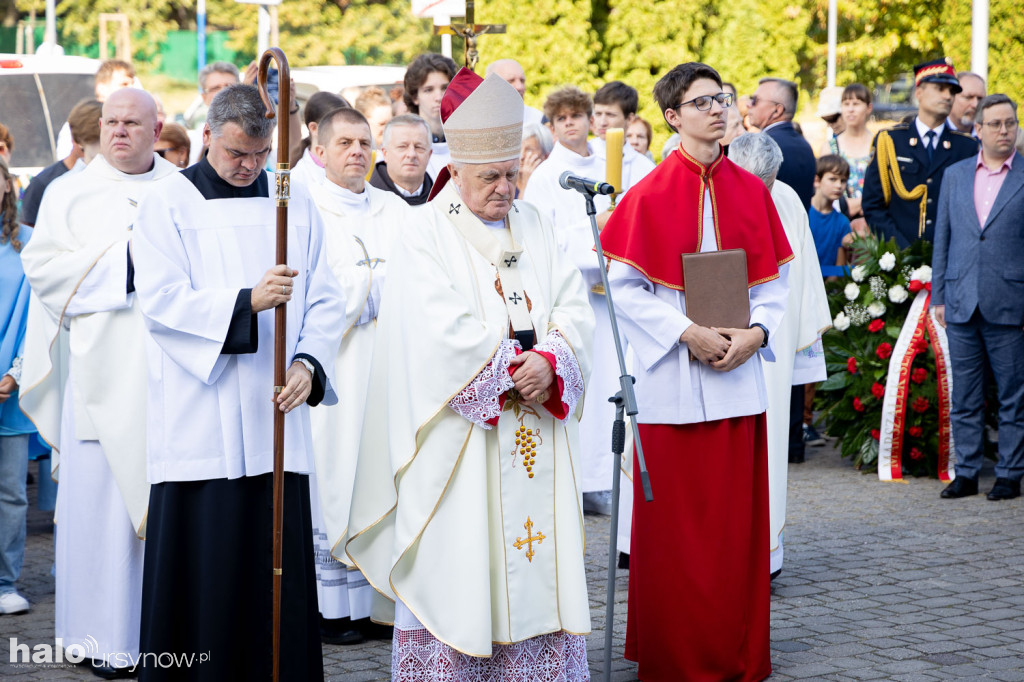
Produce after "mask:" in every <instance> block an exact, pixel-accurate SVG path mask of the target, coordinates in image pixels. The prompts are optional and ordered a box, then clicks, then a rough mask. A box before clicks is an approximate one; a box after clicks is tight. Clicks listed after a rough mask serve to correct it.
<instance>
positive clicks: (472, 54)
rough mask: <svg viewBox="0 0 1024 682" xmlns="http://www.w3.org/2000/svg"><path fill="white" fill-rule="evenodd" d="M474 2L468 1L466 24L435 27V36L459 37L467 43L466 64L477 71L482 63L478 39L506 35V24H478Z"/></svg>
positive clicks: (471, 69)
mask: <svg viewBox="0 0 1024 682" xmlns="http://www.w3.org/2000/svg"><path fill="white" fill-rule="evenodd" d="M474 4H475V3H474V1H473V0H466V22H465V23H463V24H449V25H447V26H435V27H434V35H436V36H440V35H450V36H459V37H460V38H462V39H463V40H464V41H465V63H466V68H468V69H469V70H470V71H476V64H477V62H479V61H480V53H479V52H478V51H477V49H476V39H477V37H479V36H482V35H483V34H485V33H504V32H505V24H477V23H474V21H475V19H476V12H475V11H474V9H473V5H474Z"/></svg>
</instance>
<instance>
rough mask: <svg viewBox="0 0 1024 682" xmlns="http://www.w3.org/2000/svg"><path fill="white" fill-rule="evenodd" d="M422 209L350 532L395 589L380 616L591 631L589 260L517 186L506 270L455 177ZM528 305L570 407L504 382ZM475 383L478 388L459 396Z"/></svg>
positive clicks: (385, 337) (490, 632) (398, 261)
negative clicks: (585, 448)
mask: <svg viewBox="0 0 1024 682" xmlns="http://www.w3.org/2000/svg"><path fill="white" fill-rule="evenodd" d="M420 215H421V216H422V217H421V221H420V222H417V223H416V224H415V226H414V227H413V228H412V229H408V230H406V231H405V233H404V235H403V238H402V243H401V246H400V247H399V248H398V249H397V250H396V252H395V253H393V255H392V259H391V264H390V266H389V276H388V282H387V286H386V289H385V293H384V298H385V300H386V301H387V304H386V305H385V306H384V308H383V309H382V310H381V313H380V316H379V318H378V329H377V340H376V348H375V351H374V356H373V369H372V372H371V382H370V391H369V398H368V400H367V403H368V405H367V415H366V424H365V427H364V430H363V442H362V444H361V449H360V455H359V463H358V467H357V472H356V484H355V488H354V495H353V505H352V518H351V522H350V532H351V533H352V537H351V539H350V540H349V541H348V543H347V545H346V549H347V551H348V554H349V555H350V557H351V558H352V559H353V561H354V562H355V563H356V565H357V566H358V567H359V568H360V569H361V570H362V571H363V573H364V575H366V577H367V579H368V580H369V581H370V583H371V584H372V585H373V586H374V587H375V588H376V589H377V590H378V591H379V592H380V593H381V594H382V595H383V596H384V597H386V598H387V600H389V601H385V600H383V599H378V601H377V602H376V603H375V605H374V608H375V612H374V618H375V619H377V620H382V621H385V622H391V621H392V620H393V618H394V603H393V602H394V601H395V600H400V601H401V602H402V604H403V606H404V608H405V609H407V610H408V612H410V613H411V614H412V615H413V616H414V617H415V619H416V620H418V622H419V623H421V624H422V625H423V626H425V627H426V628H427V629H428V630H429V631H430V633H431V634H432V635H433V636H434V637H436V638H437V639H438V640H439V641H441V642H443V643H444V644H446V645H448V646H450V647H452V648H454V649H455V650H457V651H459V652H461V653H464V654H469V655H472V656H490V655H491V653H492V645H493V644H508V643H512V642H520V641H523V640H525V639H529V638H532V637H536V636H538V635H543V634H547V633H554V632H561V631H566V632H569V633H586V632H588V631H589V629H590V615H589V606H588V599H587V590H586V576H585V572H584V565H583V549H584V538H583V514H582V510H581V506H580V487H579V465H580V462H579V453H578V414H579V407H578V406H577V399H578V398H579V396H580V395H581V394H582V382H583V378H584V377H585V376H586V373H587V371H588V368H589V362H588V350H589V345H590V339H591V335H592V333H593V315H592V313H591V311H590V306H589V305H588V303H587V299H586V294H585V290H584V288H583V282H582V278H581V277H580V275H579V272H578V271H577V270H576V269H575V268H574V267H573V265H572V264H571V263H570V262H569V261H568V259H566V258H565V256H564V255H563V254H562V253H561V251H560V250H559V249H558V246H557V242H556V239H555V235H554V233H553V232H552V230H551V228H550V226H549V225H548V224H547V222H546V221H545V220H543V219H542V218H541V217H540V215H539V214H538V213H537V211H536V209H535V208H533V207H532V206H530V205H529V204H524V203H521V202H515V204H514V207H513V209H512V210H511V211H510V212H509V215H508V221H509V223H508V224H509V230H505V232H506V233H505V234H504V235H502V236H501V237H497V236H494V235H488V236H490V237H491V238H498V239H503V240H504V241H503V242H502V243H503V247H505V249H506V250H519V249H521V253H520V254H519V256H518V259H517V261H518V262H517V263H516V264H515V269H516V270H517V273H516V274H515V275H503V277H505V278H506V279H503V280H501V281H498V280H497V277H496V275H497V273H498V271H499V269H500V268H497V267H496V266H495V263H494V260H493V259H490V260H489V259H488V258H487V257H485V256H484V255H482V254H481V252H480V251H479V250H477V248H475V247H474V246H473V245H472V244H471V243H470V242H469V240H468V239H467V238H466V237H465V236H464V234H463V232H462V231H461V230H462V228H470V229H472V230H476V232H477V234H479V233H480V231H481V230H494V228H490V227H487V226H486V225H484V224H483V223H482V221H480V220H479V219H478V218H476V217H475V216H473V215H472V214H471V213H470V212H469V209H468V208H467V207H466V206H465V204H463V203H462V200H461V198H460V197H459V195H458V192H457V190H456V189H455V188H454V185H453V184H449V185H448V187H446V188H445V189H444V190H443V191H442V192H441V193H440V194H439V195H438V197H437V198H435V200H434V201H433V202H431V204H430V205H429V206H428V207H427V209H426V210H425V211H424V212H423V213H422V214H420ZM449 216H451V217H452V218H455V219H459V220H460V221H461V223H462V224H461V226H457V223H456V222H453V220H451V219H449ZM467 221H468V222H467ZM473 222H475V224H473ZM502 230H504V228H501V229H499V230H494V232H496V233H500V232H502ZM516 277H518V279H519V283H521V286H522V291H523V295H522V298H521V299H520V297H519V296H518V295H517V294H518V288H515V287H514V285H513V284H512V281H513V280H514V279H515V278H516ZM506 285H507V286H508V287H509V289H510V290H512V289H513V288H515V290H514V291H511V293H510V292H509V291H500V290H501V289H502V288H503V287H505V286H506ZM506 298H510V299H515V300H513V301H511V302H509V303H508V304H507V305H506V300H505V299H506ZM525 299H528V301H526V300H525ZM517 305H526V306H527V308H528V319H529V322H528V324H532V327H533V330H534V331H535V332H536V337H537V341H538V344H537V346H536V348H537V350H538V351H542V350H543V351H545V352H550V353H552V354H553V355H554V356H555V357H556V359H557V368H556V372H557V376H558V378H559V379H560V380H561V382H562V384H564V388H563V390H562V399H563V401H567V402H568V404H570V405H571V408H570V411H569V414H567V415H566V417H567V418H566V419H565V420H564V421H563V420H558V419H556V418H555V417H553V416H552V415H551V413H549V412H548V411H547V410H546V408H545V407H543V406H540V405H536V404H533V403H529V404H524V403H522V402H520V401H516V400H514V399H511V398H510V399H508V400H507V401H505V402H504V404H502V402H501V399H500V398H499V394H500V395H504V393H501V392H502V391H503V390H504V388H503V387H504V386H510V385H511V381H510V380H509V379H508V366H509V361H510V360H511V358H512V357H514V355H515V354H516V352H517V351H516V349H515V348H514V343H513V342H512V341H511V340H510V338H509V332H510V312H509V311H510V309H512V308H511V306H517ZM515 326H516V328H517V329H518V325H515ZM569 368H574V369H573V370H572V371H574V372H575V375H573V374H572V372H571V371H570V370H569ZM505 382H507V383H505ZM570 388H571V390H570ZM573 391H575V392H576V393H575V395H576V398H568V397H567V396H568V395H569V394H570V393H571V392H573ZM467 392H468V393H474V392H475V393H476V396H477V400H476V402H475V405H473V406H471V405H470V404H469V403H470V401H469V400H461V401H460V400H459V397H460V396H463V397H464V396H466V394H467ZM456 406H458V408H459V409H460V410H463V412H457V411H456ZM564 406H565V405H564V404H563V407H564ZM466 410H468V411H466ZM464 414H465V415H466V416H463V415H464ZM495 418H497V428H492V426H491V423H488V422H489V421H490V422H492V423H493V420H494V419H495Z"/></svg>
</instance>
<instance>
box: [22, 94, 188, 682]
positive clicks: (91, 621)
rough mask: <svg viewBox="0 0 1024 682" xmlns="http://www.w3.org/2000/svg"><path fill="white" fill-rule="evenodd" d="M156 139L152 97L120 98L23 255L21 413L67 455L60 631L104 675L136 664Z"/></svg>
mask: <svg viewBox="0 0 1024 682" xmlns="http://www.w3.org/2000/svg"><path fill="white" fill-rule="evenodd" d="M160 128H161V124H160V123H159V121H157V117H156V104H155V103H154V101H153V98H152V97H151V96H150V95H148V94H146V93H145V92H143V91H141V90H135V89H123V90H118V91H117V92H115V93H112V94H111V95H110V97H108V98H107V101H106V102H105V103H104V105H103V110H102V116H101V119H100V154H99V155H98V156H96V157H95V158H94V159H93V160H92V161H91V162H90V163H89V165H88V166H86V167H85V168H84V170H82V171H81V172H79V173H74V174H69V175H67V176H65V177H64V178H60V179H58V180H56V181H54V183H53V184H52V185H51V186H50V187H49V188H48V189H47V192H46V196H45V197H44V199H43V203H42V206H41V207H40V211H39V216H38V219H37V221H36V228H35V233H34V234H33V236H32V240H31V241H30V242H29V243H28V244H27V245H26V246H25V249H24V251H22V256H21V257H22V262H23V263H24V266H25V274H26V276H27V277H28V280H29V283H30V284H31V286H32V291H33V303H32V305H31V310H30V314H29V329H28V332H27V339H26V343H25V349H26V351H25V359H24V368H23V373H22V385H23V386H24V387H25V388H24V389H23V390H22V394H21V408H22V409H23V410H24V411H25V413H26V414H28V415H29V417H30V418H31V419H32V421H33V422H34V423H35V424H36V426H37V427H38V428H39V433H40V435H42V436H43V437H44V438H45V439H46V440H47V441H48V442H49V443H50V444H51V445H53V447H54V459H55V460H57V456H58V453H59V460H58V461H55V467H59V468H57V473H58V475H59V477H60V487H59V488H58V493H57V509H56V522H57V528H58V530H57V543H56V548H55V562H56V604H55V608H54V611H55V614H54V615H55V621H56V633H55V634H56V636H57V637H58V638H60V639H61V640H63V643H64V646H65V647H67V646H69V645H71V644H82V645H84V646H85V647H86V651H88V652H89V654H90V656H91V657H92V658H93V660H94V663H95V667H98V668H104V669H108V670H107V672H108V673H110V672H116V671H111V670H109V669H111V668H127V667H130V666H131V664H132V663H133V662H134V658H133V657H135V658H137V656H138V653H139V611H140V599H141V595H142V558H143V541H142V538H143V536H144V533H145V522H146V508H147V502H148V496H149V486H148V485H147V484H146V430H145V425H146V354H145V343H144V340H145V336H146V330H145V325H144V324H143V321H142V314H141V312H140V311H139V306H138V304H137V301H136V295H135V294H134V293H133V292H134V285H133V283H132V267H131V263H130V258H129V243H130V241H131V239H132V235H133V231H132V228H133V225H135V224H136V223H137V216H136V213H137V206H138V204H139V202H140V201H142V199H143V197H145V196H146V195H147V194H148V193H150V192H151V191H153V188H154V187H155V184H156V183H154V181H155V180H157V179H159V178H164V177H167V176H170V175H173V174H174V173H175V171H176V170H177V168H175V166H174V165H173V164H171V163H170V162H168V161H165V160H164V159H162V158H160V157H159V156H157V155H155V154H154V153H153V145H154V143H155V141H156V140H157V139H158V138H159V136H160ZM62 326H63V327H64V328H67V329H69V330H70V331H69V336H70V359H69V358H68V357H61V355H62V353H61V347H62V344H61V343H59V342H57V337H58V332H59V331H60V329H61V327H62ZM65 370H66V371H67V373H68V374H67V378H66V381H64V380H62V376H61V375H62V374H63V373H64V371H65Z"/></svg>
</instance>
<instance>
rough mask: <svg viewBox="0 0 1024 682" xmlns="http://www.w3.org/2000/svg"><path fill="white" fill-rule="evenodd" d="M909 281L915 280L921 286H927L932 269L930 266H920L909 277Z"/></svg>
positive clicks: (930, 279) (930, 278)
mask: <svg viewBox="0 0 1024 682" xmlns="http://www.w3.org/2000/svg"><path fill="white" fill-rule="evenodd" d="M910 279H911V280H915V279H916V280H917V281H918V282H920V283H921V284H928V282H930V281H932V268H931V266H930V265H922V266H921V267H919V268H918V269H917V270H914V272H912V273H911V275H910Z"/></svg>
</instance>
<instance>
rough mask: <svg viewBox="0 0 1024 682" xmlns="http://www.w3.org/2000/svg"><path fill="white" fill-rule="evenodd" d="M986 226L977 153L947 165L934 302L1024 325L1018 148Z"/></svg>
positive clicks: (1022, 163) (949, 314) (957, 314)
mask: <svg viewBox="0 0 1024 682" xmlns="http://www.w3.org/2000/svg"><path fill="white" fill-rule="evenodd" d="M1011 163H1012V165H1011V166H1010V171H1009V173H1008V174H1007V176H1006V179H1005V180H1004V181H1003V186H1002V187H1000V188H999V194H997V195H996V199H995V203H994V204H993V205H992V211H991V212H990V213H989V214H988V220H987V221H986V222H985V229H984V230H982V229H981V226H980V225H979V224H978V214H977V212H976V211H975V210H974V174H975V171H976V169H977V156H972V157H971V158H969V159H964V160H963V161H960V162H958V163H955V164H953V165H952V166H950V167H949V168H948V169H946V173H945V176H944V177H943V180H942V191H941V192H940V193H939V211H938V222H937V223H936V226H935V251H934V252H933V254H932V301H931V303H932V305H945V306H946V321H947V322H953V323H960V324H963V323H966V322H968V321H969V320H970V319H971V315H973V314H974V311H975V310H976V309H979V308H980V309H981V315H982V317H983V318H984V319H985V320H986V321H988V322H991V323H993V324H1006V325H1015V326H1021V325H1024V158H1022V157H1021V155H1020V154H1017V155H1016V156H1015V157H1014V158H1013V161H1012V162H1011Z"/></svg>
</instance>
